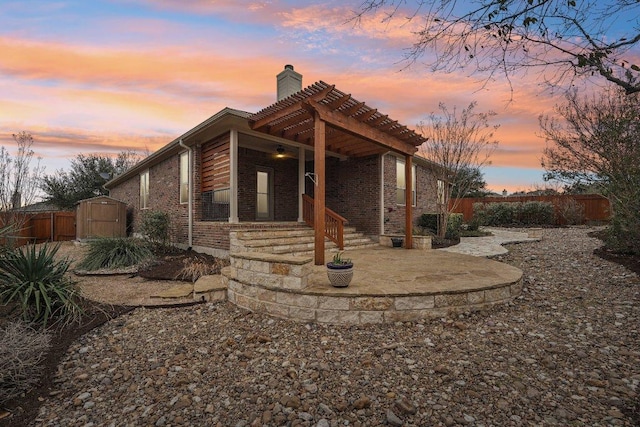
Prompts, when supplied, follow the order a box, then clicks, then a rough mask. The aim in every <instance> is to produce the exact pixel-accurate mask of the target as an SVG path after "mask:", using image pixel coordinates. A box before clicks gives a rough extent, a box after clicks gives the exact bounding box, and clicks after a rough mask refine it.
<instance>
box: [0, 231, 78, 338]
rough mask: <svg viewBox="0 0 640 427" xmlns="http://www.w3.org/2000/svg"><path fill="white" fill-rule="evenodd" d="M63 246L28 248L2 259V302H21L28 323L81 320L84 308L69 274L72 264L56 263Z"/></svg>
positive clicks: (0, 291) (42, 323) (0, 296)
mask: <svg viewBox="0 0 640 427" xmlns="http://www.w3.org/2000/svg"><path fill="white" fill-rule="evenodd" d="M59 247H60V245H55V246H52V245H49V244H46V243H45V244H43V245H40V246H39V247H36V245H28V246H25V247H22V248H19V249H15V250H13V251H10V252H7V253H6V254H5V255H4V256H2V257H0V301H1V302H2V304H11V303H17V304H18V308H20V310H21V311H22V318H23V320H24V321H26V322H34V323H39V324H41V325H42V326H45V327H46V326H47V323H48V322H49V321H50V320H51V319H52V318H56V319H57V320H60V321H62V322H64V323H66V322H70V321H73V320H75V319H77V318H78V317H79V316H80V315H81V313H82V309H81V307H80V305H79V303H78V290H77V288H76V287H75V283H74V282H73V281H72V280H71V279H70V278H69V277H68V276H67V275H66V273H67V270H68V269H69V264H70V263H71V261H69V260H68V259H62V260H56V258H55V255H56V253H57V252H58V249H59Z"/></svg>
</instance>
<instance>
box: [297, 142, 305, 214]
mask: <svg viewBox="0 0 640 427" xmlns="http://www.w3.org/2000/svg"><path fill="white" fill-rule="evenodd" d="M304 168H305V152H304V147H303V146H300V147H299V148H298V222H304V218H303V212H302V209H303V208H302V195H303V194H304V184H305V182H304Z"/></svg>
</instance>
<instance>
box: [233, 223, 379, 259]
mask: <svg viewBox="0 0 640 427" xmlns="http://www.w3.org/2000/svg"><path fill="white" fill-rule="evenodd" d="M314 237H315V235H314V230H313V229H312V228H310V227H304V228H286V229H282V228H281V229H272V230H265V229H262V230H242V231H238V232H235V233H232V235H231V252H232V253H237V252H264V253H273V254H294V255H313V252H314V248H315V242H314ZM376 245H377V243H375V242H373V241H372V240H371V239H369V238H368V237H366V236H365V235H364V234H363V233H360V232H358V231H357V230H356V229H355V228H354V227H345V233H344V246H345V249H356V248H366V247H371V246H376ZM325 249H326V250H329V251H337V246H336V244H335V243H334V242H332V241H330V240H329V239H326V238H325Z"/></svg>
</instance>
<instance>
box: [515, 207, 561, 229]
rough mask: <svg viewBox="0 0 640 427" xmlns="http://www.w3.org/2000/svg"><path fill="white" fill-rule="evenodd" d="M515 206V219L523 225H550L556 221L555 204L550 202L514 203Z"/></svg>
mask: <svg viewBox="0 0 640 427" xmlns="http://www.w3.org/2000/svg"><path fill="white" fill-rule="evenodd" d="M513 204H514V205H516V206H515V217H516V218H515V219H516V221H517V223H520V224H523V225H545V224H547V225H550V224H553V223H554V222H555V221H554V219H555V213H554V209H553V203H550V202H524V203H513Z"/></svg>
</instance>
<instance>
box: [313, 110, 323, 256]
mask: <svg viewBox="0 0 640 427" xmlns="http://www.w3.org/2000/svg"><path fill="white" fill-rule="evenodd" d="M313 137H314V152H313V171H314V173H315V179H316V182H315V189H314V192H313V199H314V202H313V225H314V230H315V245H314V254H315V257H314V259H315V264H316V265H323V264H324V228H325V221H324V211H325V200H324V199H325V159H324V156H325V144H326V141H325V122H324V121H323V120H321V119H320V115H319V114H318V112H317V111H316V112H315V113H314V123H313Z"/></svg>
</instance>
